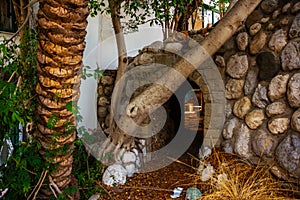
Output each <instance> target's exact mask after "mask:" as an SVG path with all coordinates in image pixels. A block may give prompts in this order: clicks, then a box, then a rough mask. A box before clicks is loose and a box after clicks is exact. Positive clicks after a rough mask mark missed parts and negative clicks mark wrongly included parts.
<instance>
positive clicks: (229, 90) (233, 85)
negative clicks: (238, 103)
mask: <svg viewBox="0 0 300 200" xmlns="http://www.w3.org/2000/svg"><path fill="white" fill-rule="evenodd" d="M244 83H245V81H244V80H237V79H229V80H228V82H227V84H226V87H225V96H226V98H227V99H238V98H240V97H241V96H243V87H244Z"/></svg>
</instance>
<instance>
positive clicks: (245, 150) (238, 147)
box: [234, 124, 250, 158]
mask: <svg viewBox="0 0 300 200" xmlns="http://www.w3.org/2000/svg"><path fill="white" fill-rule="evenodd" d="M249 143H250V130H249V129H248V127H247V126H246V125H245V124H242V125H241V127H240V129H239V131H238V132H237V136H236V141H235V147H234V151H235V152H236V153H237V154H238V155H239V156H241V157H243V158H249V157H250V147H249Z"/></svg>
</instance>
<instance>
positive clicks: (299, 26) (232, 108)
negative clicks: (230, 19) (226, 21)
mask: <svg viewBox="0 0 300 200" xmlns="http://www.w3.org/2000/svg"><path fill="white" fill-rule="evenodd" d="M299 11H300V2H298V1H284V0H264V1H263V2H262V3H261V5H260V6H258V8H257V9H256V10H255V11H254V12H253V13H252V14H251V15H250V16H249V17H248V19H247V20H246V23H245V26H244V27H243V28H242V29H240V30H239V32H238V33H237V34H236V35H235V36H234V37H233V38H232V39H230V40H229V41H228V42H227V43H226V44H225V45H224V46H223V47H222V48H221V49H220V51H219V52H218V53H217V54H216V55H215V58H217V59H218V60H220V59H221V60H224V62H225V64H226V66H220V72H222V73H223V78H224V82H225V89H226V91H225V94H226V99H227V105H226V108H227V109H226V123H225V125H224V130H223V134H222V135H223V138H224V141H223V142H222V145H223V148H224V150H225V151H227V152H234V153H236V154H238V155H240V156H241V157H243V158H247V159H250V160H252V161H253V162H254V163H257V162H259V161H260V162H261V161H266V162H272V163H274V166H273V167H272V171H273V172H274V174H275V175H277V176H278V177H281V178H284V179H289V178H291V177H293V178H295V177H297V178H300V108H299V107H300V12H299ZM286 171H287V172H288V173H285V172H286Z"/></svg>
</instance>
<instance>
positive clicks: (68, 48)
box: [35, 0, 89, 193]
mask: <svg viewBox="0 0 300 200" xmlns="http://www.w3.org/2000/svg"><path fill="white" fill-rule="evenodd" d="M88 15H89V9H88V1H87V0H41V1H40V5H39V10H38V14H37V17H38V28H39V34H38V40H39V44H38V52H37V60H38V63H37V71H38V79H39V82H38V84H37V86H36V92H37V94H38V103H37V112H38V113H37V114H38V122H37V130H36V132H35V137H36V138H37V139H38V141H39V142H40V144H41V149H40V150H39V153H40V154H41V155H42V157H43V158H44V159H45V161H46V162H48V163H50V168H49V169H50V174H49V182H50V184H51V183H52V184H56V185H57V186H58V187H59V188H60V189H63V188H65V187H66V186H67V185H68V184H69V183H70V182H71V176H70V175H71V171H72V161H73V157H72V150H73V148H74V145H73V142H74V141H75V139H76V130H75V128H74V127H75V126H76V122H75V116H74V115H73V113H72V112H71V111H69V110H68V109H66V104H67V103H68V102H77V100H78V98H79V86H80V78H81V67H82V56H83V51H84V48H85V35H86V27H87V16H88ZM51 122H53V123H52V125H51V126H49V123H50V124H51ZM57 192H58V191H57ZM58 193H59V192H58Z"/></svg>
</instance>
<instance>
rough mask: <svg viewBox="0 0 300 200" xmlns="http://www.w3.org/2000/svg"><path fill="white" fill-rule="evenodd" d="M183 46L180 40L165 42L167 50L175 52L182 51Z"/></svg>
mask: <svg viewBox="0 0 300 200" xmlns="http://www.w3.org/2000/svg"><path fill="white" fill-rule="evenodd" d="M182 47H183V45H182V44H181V43H179V42H174V43H167V44H165V51H167V52H172V53H175V52H178V51H180V50H181V49H182Z"/></svg>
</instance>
